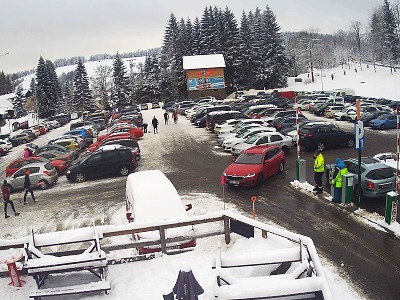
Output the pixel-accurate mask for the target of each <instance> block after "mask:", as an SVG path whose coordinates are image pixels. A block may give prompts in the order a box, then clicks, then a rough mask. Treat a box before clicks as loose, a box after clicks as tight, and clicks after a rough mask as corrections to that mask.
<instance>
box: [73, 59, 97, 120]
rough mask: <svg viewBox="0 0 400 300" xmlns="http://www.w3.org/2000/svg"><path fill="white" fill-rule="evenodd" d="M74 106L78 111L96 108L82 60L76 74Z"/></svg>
mask: <svg viewBox="0 0 400 300" xmlns="http://www.w3.org/2000/svg"><path fill="white" fill-rule="evenodd" d="M73 86H74V90H73V102H72V106H73V109H74V110H75V111H76V112H80V113H83V112H84V111H92V110H94V109H95V106H94V103H93V98H92V95H91V91H90V89H89V79H88V75H87V72H86V68H85V66H84V64H83V62H82V61H81V60H79V61H78V65H77V66H76V70H75V76H74V84H73Z"/></svg>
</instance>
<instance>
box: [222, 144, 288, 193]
mask: <svg viewBox="0 0 400 300" xmlns="http://www.w3.org/2000/svg"><path fill="white" fill-rule="evenodd" d="M285 162H286V158H285V154H284V152H283V151H282V150H281V149H280V147H278V146H276V145H273V146H265V145H263V146H255V147H252V148H249V149H247V150H245V151H243V152H242V153H241V154H240V155H239V156H238V157H237V158H236V160H235V162H234V163H232V164H231V165H230V166H229V167H227V168H226V169H225V171H224V173H223V175H224V180H225V183H227V184H229V185H234V186H252V185H262V184H263V183H264V180H265V179H267V178H268V177H271V176H272V175H274V174H275V173H278V172H283V170H284V168H285Z"/></svg>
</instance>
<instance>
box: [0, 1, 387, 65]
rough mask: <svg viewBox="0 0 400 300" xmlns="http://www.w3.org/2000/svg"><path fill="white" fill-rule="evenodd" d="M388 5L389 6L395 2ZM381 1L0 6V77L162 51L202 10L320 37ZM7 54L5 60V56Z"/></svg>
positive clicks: (10, 3) (360, 18) (361, 16)
mask: <svg viewBox="0 0 400 300" xmlns="http://www.w3.org/2000/svg"><path fill="white" fill-rule="evenodd" d="M393 1H394V0H392V1H391V2H393ZM382 3H383V0H268V1H265V0H264V1H262V0H229V1H228V0H227V1H223V0H213V1H209V0H202V1H181V0H164V1H163V0H150V1H146V0H145V1H137V0H63V1H61V0H0V55H1V56H0V71H4V72H5V73H11V72H16V71H23V70H28V69H32V68H34V67H36V66H37V62H38V60H39V57H40V56H43V58H44V59H50V60H52V61H54V60H55V59H57V58H68V57H73V56H85V57H86V58H88V57H89V56H90V55H91V54H98V53H110V54H115V53H116V52H117V51H119V52H120V53H125V52H132V51H136V50H138V49H142V50H145V49H149V48H155V47H160V46H161V45H162V39H163V35H164V29H165V26H166V24H167V22H168V19H169V16H170V14H171V13H173V14H174V15H175V17H176V18H177V19H178V20H179V19H181V18H184V19H187V18H190V19H191V20H194V18H195V17H198V18H199V19H201V15H202V13H203V11H204V8H205V7H206V6H217V7H220V8H222V9H224V8H225V7H226V6H227V7H229V8H230V10H231V11H233V12H234V13H235V15H236V19H237V21H238V24H239V21H240V16H241V14H242V12H243V11H245V12H249V11H254V10H255V8H256V7H259V8H260V9H261V10H263V9H264V8H265V7H266V5H269V7H270V8H271V9H272V11H273V12H274V13H275V15H276V17H277V21H278V23H279V25H280V26H281V29H282V31H300V30H303V29H310V28H316V29H319V32H321V33H334V32H336V31H337V30H339V29H343V30H348V28H349V26H350V23H351V21H355V20H357V21H360V22H361V23H362V24H363V25H364V26H365V25H367V23H368V18H369V15H370V13H371V12H372V10H373V9H374V8H375V7H377V6H378V5H381V4H382ZM5 53H9V54H8V55H3V54H5Z"/></svg>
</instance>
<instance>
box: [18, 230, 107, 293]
mask: <svg viewBox="0 0 400 300" xmlns="http://www.w3.org/2000/svg"><path fill="white" fill-rule="evenodd" d="M88 242H89V243H90V245H89V247H88V248H87V249H86V250H84V251H83V250H80V251H79V252H78V253H76V252H77V251H74V252H72V253H73V254H71V255H64V256H60V255H59V254H57V253H52V254H51V255H49V254H44V253H42V251H41V248H43V247H59V246H61V245H68V244H77V243H79V244H81V243H84V244H85V243H88ZM25 251H26V260H25V263H24V265H23V268H24V269H26V270H27V273H28V275H31V276H33V277H34V279H35V280H36V284H37V287H38V290H36V291H35V292H33V293H31V294H30V296H29V297H30V298H34V299H40V297H45V296H53V295H68V294H73V293H84V292H88V291H105V292H107V291H108V290H110V283H109V282H107V281H105V269H106V267H107V265H108V263H107V257H106V254H105V252H104V251H102V250H101V248H100V237H99V234H98V232H97V230H96V228H95V226H94V224H93V228H82V229H74V230H67V231H63V232H62V233H60V232H54V233H44V234H35V233H34V232H33V229H31V236H30V240H29V243H28V244H26V245H25ZM54 254H56V255H54ZM83 270H87V271H89V272H91V273H92V274H94V275H95V276H96V277H98V278H99V279H100V281H98V282H92V283H90V284H88V285H85V286H66V287H60V288H48V289H40V288H41V287H42V286H43V284H44V282H45V280H46V279H47V277H48V276H49V274H53V273H66V272H76V271H83Z"/></svg>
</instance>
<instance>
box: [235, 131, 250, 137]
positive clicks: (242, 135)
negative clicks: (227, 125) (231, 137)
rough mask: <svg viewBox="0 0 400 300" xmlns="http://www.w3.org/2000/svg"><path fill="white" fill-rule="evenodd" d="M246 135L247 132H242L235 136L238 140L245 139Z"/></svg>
mask: <svg viewBox="0 0 400 300" xmlns="http://www.w3.org/2000/svg"><path fill="white" fill-rule="evenodd" d="M248 133H249V131H248V130H245V131H243V132H240V133H237V134H236V135H235V136H236V137H238V138H242V137H245V136H246V135H247V134H248Z"/></svg>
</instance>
